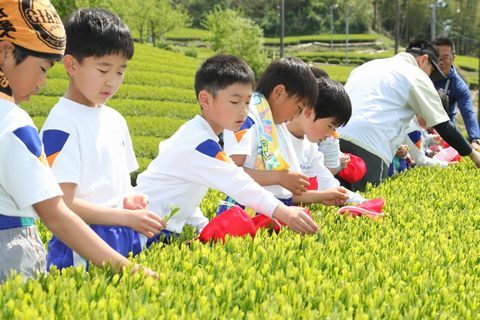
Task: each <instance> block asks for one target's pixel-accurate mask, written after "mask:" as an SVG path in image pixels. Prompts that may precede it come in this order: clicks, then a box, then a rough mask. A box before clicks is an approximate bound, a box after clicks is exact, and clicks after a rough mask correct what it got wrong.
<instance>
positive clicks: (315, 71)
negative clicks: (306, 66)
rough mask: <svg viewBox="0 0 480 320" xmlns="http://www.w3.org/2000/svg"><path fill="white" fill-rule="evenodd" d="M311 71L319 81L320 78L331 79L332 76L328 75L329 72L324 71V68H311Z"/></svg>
mask: <svg viewBox="0 0 480 320" xmlns="http://www.w3.org/2000/svg"><path fill="white" fill-rule="evenodd" d="M310 70H312V73H313V75H314V76H315V78H317V79H319V78H326V79H330V76H329V75H328V73H327V71H325V70H323V69H322V68H319V67H310Z"/></svg>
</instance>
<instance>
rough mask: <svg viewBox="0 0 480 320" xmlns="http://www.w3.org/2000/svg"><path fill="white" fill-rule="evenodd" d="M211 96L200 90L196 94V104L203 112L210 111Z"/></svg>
mask: <svg viewBox="0 0 480 320" xmlns="http://www.w3.org/2000/svg"><path fill="white" fill-rule="evenodd" d="M212 100H213V99H212V95H211V94H210V93H208V91H207V90H201V91H200V92H199V93H198V103H199V104H200V106H201V107H202V109H203V110H208V109H210V107H211V105H212Z"/></svg>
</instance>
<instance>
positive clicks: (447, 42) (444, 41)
mask: <svg viewBox="0 0 480 320" xmlns="http://www.w3.org/2000/svg"><path fill="white" fill-rule="evenodd" d="M433 44H435V45H436V46H448V47H450V49H452V53H453V54H455V44H454V43H453V41H452V40H451V39H450V38H448V37H438V38H436V39H435V40H433Z"/></svg>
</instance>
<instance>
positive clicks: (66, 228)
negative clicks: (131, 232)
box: [33, 196, 158, 277]
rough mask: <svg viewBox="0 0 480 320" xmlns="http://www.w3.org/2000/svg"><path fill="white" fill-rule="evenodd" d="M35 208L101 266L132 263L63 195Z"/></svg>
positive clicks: (55, 230)
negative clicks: (95, 230)
mask: <svg viewBox="0 0 480 320" xmlns="http://www.w3.org/2000/svg"><path fill="white" fill-rule="evenodd" d="M33 207H34V209H35V211H36V212H37V214H38V216H39V217H40V219H42V221H43V222H44V223H45V225H46V226H47V228H48V229H49V230H50V231H52V232H53V233H54V234H55V235H56V236H57V237H58V238H59V239H60V240H62V241H63V242H65V243H66V244H67V245H68V246H69V247H71V248H72V249H73V250H74V251H76V252H78V253H79V254H80V255H81V256H82V257H85V258H87V259H88V260H90V261H92V262H93V263H94V264H96V265H98V266H102V265H103V264H105V263H107V264H108V263H111V264H112V266H113V267H114V268H115V270H117V271H119V270H120V269H121V268H122V267H125V266H128V265H130V264H131V262H130V261H128V259H126V258H125V257H123V256H121V255H120V254H119V253H117V252H115V250H113V249H112V248H110V247H109V246H108V245H107V244H106V243H105V242H103V240H102V239H101V238H100V237H99V236H98V235H96V234H95V232H93V231H92V230H91V229H90V228H89V227H88V226H87V225H86V224H85V223H84V222H83V221H82V220H81V219H80V218H79V217H78V216H77V215H75V214H74V213H73V212H72V211H71V210H70V209H69V208H68V207H67V206H66V205H65V203H64V202H63V200H62V198H61V197H59V196H58V197H54V198H50V199H47V200H44V201H41V202H38V203H36V204H34V205H33ZM138 268H142V269H143V271H144V272H145V274H147V275H149V276H154V277H158V275H157V274H156V273H155V272H153V271H152V270H150V269H148V268H145V267H140V266H134V270H137V269H138Z"/></svg>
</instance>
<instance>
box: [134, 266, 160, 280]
mask: <svg viewBox="0 0 480 320" xmlns="http://www.w3.org/2000/svg"><path fill="white" fill-rule="evenodd" d="M132 271H133V272H139V271H142V272H143V273H144V274H145V275H146V276H147V277H152V278H155V279H158V273H156V272H155V271H152V270H150V269H149V268H147V267H144V266H142V265H140V264H136V265H134V266H133V268H132Z"/></svg>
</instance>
